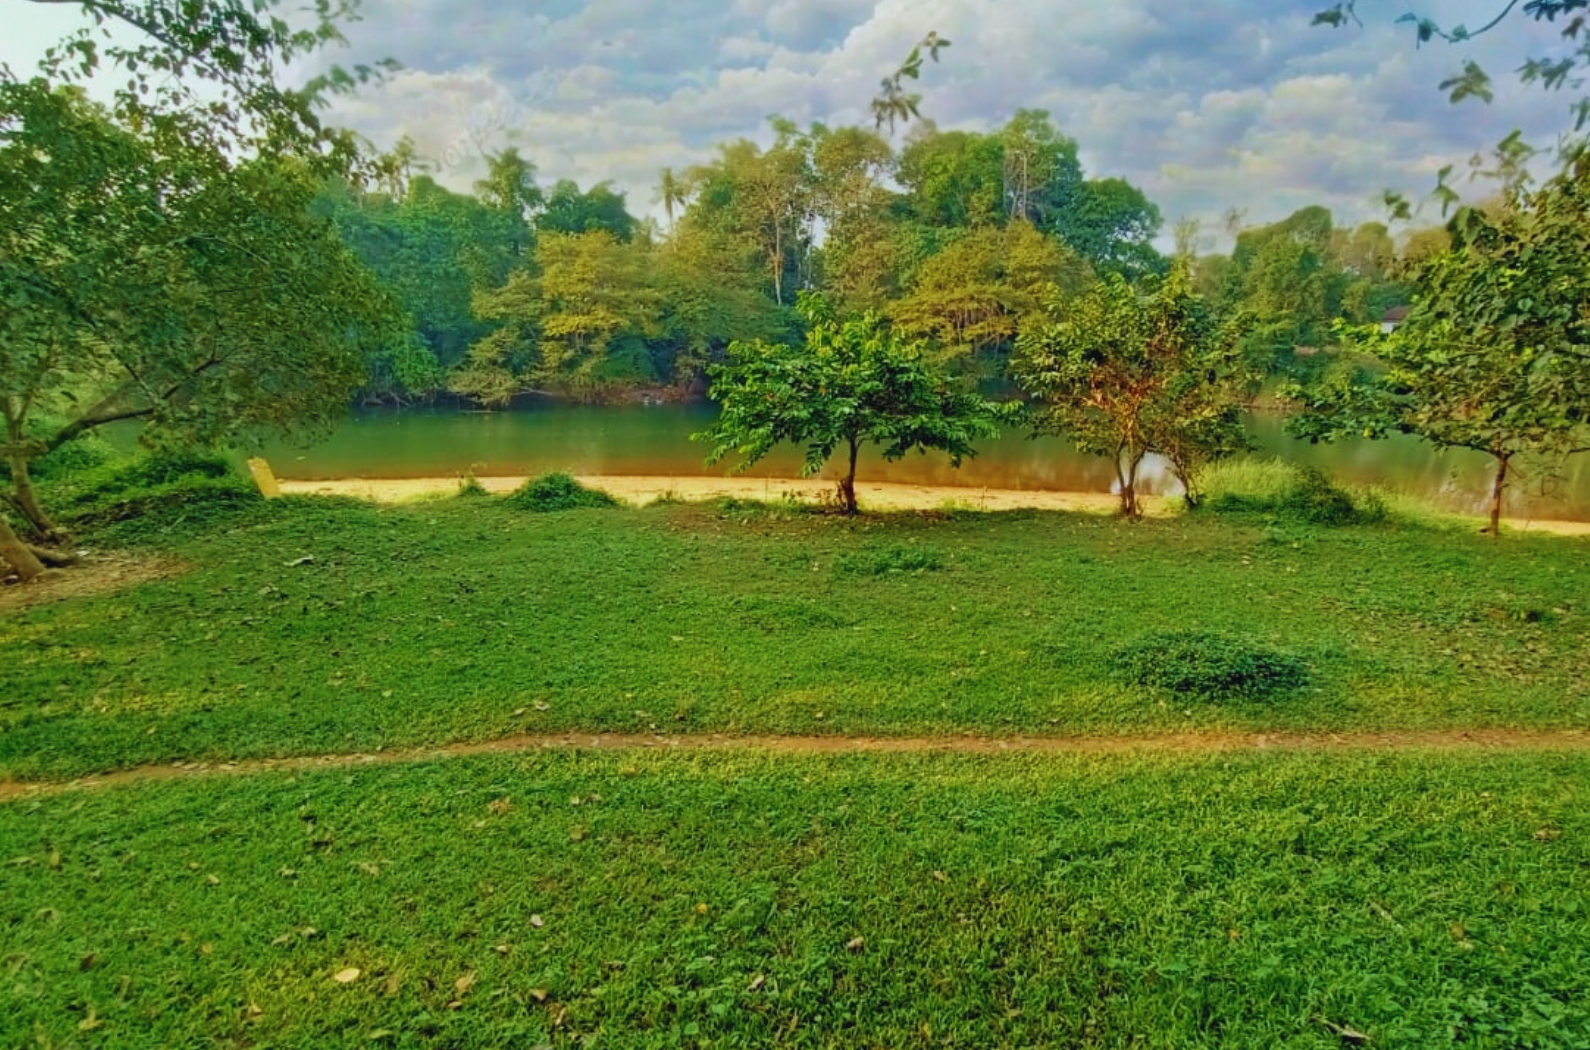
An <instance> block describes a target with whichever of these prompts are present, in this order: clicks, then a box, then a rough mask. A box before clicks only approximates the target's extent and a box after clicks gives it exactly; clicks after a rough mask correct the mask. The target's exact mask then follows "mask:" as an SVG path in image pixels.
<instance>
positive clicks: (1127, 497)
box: [1115, 447, 1143, 521]
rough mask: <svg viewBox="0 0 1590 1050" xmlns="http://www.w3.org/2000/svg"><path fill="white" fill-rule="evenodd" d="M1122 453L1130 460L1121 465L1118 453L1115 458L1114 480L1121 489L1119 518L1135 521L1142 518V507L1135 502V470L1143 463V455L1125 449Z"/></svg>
mask: <svg viewBox="0 0 1590 1050" xmlns="http://www.w3.org/2000/svg"><path fill="white" fill-rule="evenodd" d="M1122 451H1123V452H1125V453H1126V454H1127V456H1128V457H1130V458H1128V459H1127V460H1126V462H1125V463H1124V464H1123V463H1122V462H1121V456H1120V454H1119V453H1117V455H1116V457H1115V480H1116V482H1117V483H1118V484H1119V485H1120V488H1121V517H1123V518H1128V519H1130V520H1132V521H1136V520H1137V519H1139V518H1141V517H1142V516H1143V507H1142V505H1141V504H1140V503H1139V502H1138V500H1137V468H1138V467H1140V466H1141V465H1142V463H1143V454H1142V453H1141V452H1138V451H1137V450H1136V449H1130V448H1126V447H1123V448H1122Z"/></svg>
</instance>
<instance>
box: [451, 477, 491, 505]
mask: <svg viewBox="0 0 1590 1050" xmlns="http://www.w3.org/2000/svg"><path fill="white" fill-rule="evenodd" d="M490 495H491V493H489V492H487V491H486V486H484V485H482V484H481V483H480V479H479V478H477V477H475V475H474V474H473V473H470V474H465V475H464V476H463V477H461V478H459V479H458V497H459V498H460V499H480V498H482V497H484V496H490Z"/></svg>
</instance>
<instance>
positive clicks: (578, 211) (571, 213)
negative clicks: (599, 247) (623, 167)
mask: <svg viewBox="0 0 1590 1050" xmlns="http://www.w3.org/2000/svg"><path fill="white" fill-rule="evenodd" d="M637 225H638V224H637V223H636V221H635V217H634V216H633V215H631V214H630V213H629V209H628V207H627V206H626V205H625V203H624V195H623V194H622V193H619V192H618V191H617V190H615V189H613V185H612V183H610V182H599V183H597V184H596V185H595V186H592V187H591V188H590V189H588V190H586V191H585V192H584V193H581V192H580V187H579V185H578V184H577V183H575V182H574V181H573V180H572V179H560V180H559V181H558V183H557V185H555V186H553V187H552V193H551V194H550V195H548V197H547V201H546V210H545V211H543V212H542V213H541V217H540V220H539V221H538V222H537V224H536V228H537V229H538V230H540V231H542V232H543V233H591V232H594V231H597V230H605V231H606V232H607V233H609V234H611V235H612V237H613V239H614V240H616V241H628V240H630V239H632V238H633V237H634V236H635V230H636V227H637Z"/></svg>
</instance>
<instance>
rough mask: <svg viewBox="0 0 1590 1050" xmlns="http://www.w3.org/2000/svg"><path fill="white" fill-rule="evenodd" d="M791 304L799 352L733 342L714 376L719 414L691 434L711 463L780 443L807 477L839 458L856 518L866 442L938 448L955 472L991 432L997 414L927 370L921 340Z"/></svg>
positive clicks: (904, 448) (815, 302)
mask: <svg viewBox="0 0 1590 1050" xmlns="http://www.w3.org/2000/svg"><path fill="white" fill-rule="evenodd" d="M798 308H799V310H800V312H801V314H802V316H803V318H804V319H805V320H806V322H807V334H806V343H805V345H804V346H799V347H795V346H789V345H786V344H784V343H766V342H761V341H754V342H736V343H734V344H733V345H732V346H730V348H729V360H728V363H726V364H723V365H719V366H717V367H715V368H714V369H713V370H712V379H713V382H712V390H711V396H712V398H713V400H715V401H717V402H718V403H719V404H720V405H721V406H722V414H721V415H720V416H719V418H718V421H717V423H716V424H715V425H714V426H713V427H712V428H711V429H709V430H708V431H706V432H705V433H703V434H700V435H698V437H699V438H701V439H702V440H707V441H711V442H712V446H713V447H712V455H711V458H710V459H709V460H708V462H709V463H717V462H720V461H721V460H723V459H724V458H725V457H727V456H730V455H739V456H741V457H742V463H741V468H740V469H744V468H745V467H749V466H750V465H751V464H753V463H755V462H757V461H758V460H760V459H761V458H762V457H763V456H766V455H767V454H768V453H769V452H771V451H772V450H773V449H774V448H776V447H777V446H778V445H780V444H781V443H783V442H786V441H788V442H792V443H794V444H797V445H804V446H806V458H805V463H804V465H803V468H802V472H803V474H804V475H806V476H811V475H813V474H817V473H819V472H821V471H822V469H823V467H824V466H826V465H827V463H828V461H829V460H830V459H832V458H833V456H834V455H835V453H838V454H839V455H840V456H841V457H842V459H841V464H842V466H841V469H842V470H843V471H844V473H843V475H842V476H841V478H840V481H839V500H840V504H841V506H842V507H843V508H844V510H845V512H846V513H849V514H854V513H856V512H857V510H858V509H859V507H858V504H857V501H856V465H857V462H858V460H859V457H860V455H861V450H862V448H864V447H865V446H867V445H869V444H874V445H877V446H879V447H880V448H881V449H882V451H883V455H884V458H885V459H899V458H901V457H902V456H904V455H905V454H906V453H908V452H911V451H913V450H917V449H921V450H926V449H938V450H941V451H943V452H947V453H949V456H950V461H951V462H952V463H953V464H955V465H956V466H959V465H960V462H961V460H963V459H965V458H967V457H968V456H973V455H976V452H977V450H976V443H977V442H978V441H979V440H982V439H985V438H991V437H993V436H995V435H996V434H997V432H998V422H999V420H1000V419H1001V418H1002V417H1003V416H1004V415H1005V410H1004V409H1002V408H1001V407H1000V406H998V405H995V404H994V403H993V402H990V401H987V400H985V399H984V398H981V397H979V396H977V395H975V394H970V393H967V392H965V391H962V390H960V389H959V388H958V387H957V386H956V385H955V384H954V382H953V381H951V380H950V378H949V377H948V376H947V375H945V374H944V373H942V372H940V371H938V370H936V369H934V368H933V367H932V366H930V365H929V364H928V362H927V360H926V357H925V354H924V348H923V347H922V346H921V345H920V344H915V343H909V342H906V341H903V340H901V339H900V338H899V337H897V336H895V335H893V334H892V333H890V332H889V330H888V328H887V327H886V326H885V325H884V324H883V323H882V322H881V320H879V318H878V317H877V316H875V315H863V316H860V317H855V318H851V319H849V320H846V321H843V322H841V321H839V320H837V319H836V318H835V317H834V315H833V312H832V310H831V309H830V308H829V306H828V304H827V302H826V301H824V300H823V299H822V298H821V297H820V296H817V295H814V294H811V293H806V294H803V295H802V296H801V300H800V304H799V307H798Z"/></svg>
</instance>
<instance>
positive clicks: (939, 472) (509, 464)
mask: <svg viewBox="0 0 1590 1050" xmlns="http://www.w3.org/2000/svg"><path fill="white" fill-rule="evenodd" d="M715 411H716V410H715V408H714V407H713V406H712V405H710V404H687V405H655V406H641V405H637V406H627V407H586V406H578V405H566V404H555V403H547V404H534V405H530V406H527V407H523V408H515V409H513V410H510V411H503V412H490V413H483V412H467V411H459V410H452V409H436V410H412V409H411V410H406V411H401V412H399V411H385V410H379V411H362V412H359V413H356V414H355V415H353V416H352V417H350V418H349V419H348V420H347V422H345V423H344V424H343V425H342V426H341V427H340V428H338V430H337V431H336V432H335V433H334V434H333V435H332V436H331V437H330V438H328V439H327V440H325V441H323V442H321V443H319V444H317V445H314V446H312V447H310V448H296V447H290V446H275V447H272V448H270V449H268V450H267V452H266V455H267V457H268V458H269V459H270V461H271V464H272V466H273V467H274V468H275V469H276V472H277V473H278V474H279V475H280V476H281V477H284V478H292V479H304V480H326V479H334V478H416V477H444V476H459V475H462V474H465V473H468V472H472V473H474V474H476V475H477V476H480V477H491V476H506V475H529V474H540V473H545V472H547V471H552V470H567V471H569V472H571V473H575V474H616V475H640V476H669V477H689V476H696V475H722V474H724V473H726V472H727V471H728V469H729V467H730V466H731V464H729V463H725V464H723V465H720V466H718V467H712V468H709V467H707V466H705V464H704V460H705V457H706V451H707V450H706V447H705V446H704V445H703V444H702V443H700V442H693V441H691V440H690V436H691V435H692V434H694V433H696V432H698V431H700V430H702V429H704V428H705V427H707V426H708V425H710V424H711V422H712V419H713V417H714V414H715ZM1251 430H1252V433H1253V437H1254V439H1255V442H1256V443H1257V444H1258V446H1259V451H1257V452H1256V453H1254V455H1255V456H1257V457H1260V458H1277V457H1279V458H1281V459H1284V460H1287V461H1289V462H1293V463H1298V464H1305V465H1310V466H1317V467H1320V468H1322V469H1324V470H1325V471H1327V472H1329V473H1330V474H1331V476H1332V477H1335V478H1337V479H1338V480H1340V481H1343V482H1346V483H1349V484H1353V485H1375V486H1379V487H1381V488H1384V489H1388V490H1391V491H1395V492H1401V493H1406V494H1408V495H1412V496H1415V497H1418V498H1419V499H1421V500H1423V501H1425V502H1428V503H1430V504H1432V505H1434V506H1438V507H1441V508H1443V509H1446V510H1450V511H1456V512H1462V513H1472V514H1478V513H1481V512H1482V511H1483V509H1484V507H1485V504H1486V496H1487V493H1488V492H1489V489H1490V476H1491V461H1490V459H1489V458H1488V457H1486V456H1483V455H1481V454H1479V453H1473V452H1463V451H1451V452H1438V451H1436V450H1435V449H1433V448H1431V447H1430V446H1429V445H1427V444H1425V443H1424V442H1422V441H1419V440H1417V439H1415V438H1409V437H1397V438H1393V439H1391V440H1387V441H1348V442H1342V443H1339V444H1335V445H1317V446H1311V445H1309V444H1307V443H1306V442H1301V441H1296V440H1293V439H1292V438H1289V437H1287V436H1286V434H1285V432H1284V430H1283V428H1282V422H1281V420H1280V419H1278V418H1275V417H1273V416H1263V415H1261V416H1256V417H1254V419H1253V420H1252V421H1251ZM799 470H800V456H799V453H798V452H797V451H796V450H795V449H794V448H791V447H786V448H783V449H780V450H778V451H777V452H776V453H775V454H773V455H771V456H769V457H768V458H767V459H765V460H763V461H762V462H761V463H759V464H758V465H757V466H756V467H754V468H752V469H751V470H750V471H748V472H747V473H748V475H749V476H751V477H773V478H779V477H794V476H796V474H797V473H798V472H799ZM829 473H830V474H831V473H832V471H831V470H830V472H829ZM1522 474H1523V476H1522V477H1520V478H1519V479H1518V480H1517V481H1516V483H1515V484H1514V486H1513V490H1512V492H1511V493H1510V497H1509V502H1510V507H1509V512H1510V513H1511V514H1512V515H1515V516H1520V517H1530V518H1542V519H1545V518H1559V519H1573V520H1581V521H1582V520H1590V455H1587V456H1580V457H1578V458H1577V459H1576V460H1570V461H1569V462H1568V463H1567V465H1566V466H1565V467H1562V468H1559V469H1556V470H1553V469H1552V468H1551V467H1550V466H1549V465H1544V464H1536V465H1532V466H1526V467H1525V468H1524V470H1523V471H1522ZM859 475H860V478H861V480H863V481H889V482H901V483H905V484H915V485H950V486H966V487H969V488H985V487H986V488H1000V489H1038V490H1048V491H1057V492H1108V491H1109V490H1110V486H1111V482H1112V480H1113V476H1114V475H1113V472H1112V471H1111V469H1110V465H1109V463H1108V462H1107V461H1105V460H1103V459H1100V458H1098V457H1094V456H1085V455H1081V454H1079V453H1078V452H1076V451H1075V450H1074V449H1073V448H1071V447H1070V446H1069V445H1068V444H1067V443H1065V442H1064V441H1061V440H1058V439H1056V438H1039V439H1037V440H1031V439H1027V438H1025V437H1023V436H1021V435H1011V436H1007V437H1004V438H1001V439H999V440H997V441H990V442H985V443H984V444H983V445H982V446H981V448H980V454H979V455H978V456H977V458H975V459H972V460H967V461H966V462H964V463H962V464H961V467H960V469H958V470H957V469H956V468H954V467H952V466H950V463H949V460H948V458H947V457H945V456H943V455H940V454H938V453H929V454H927V455H920V454H914V455H911V456H907V457H906V458H905V459H902V460H899V461H897V462H894V463H886V462H884V460H883V458H882V457H881V456H879V455H878V454H877V452H876V450H873V449H864V450H863V452H862V459H861V467H860V471H859ZM1150 483H1151V489H1157V490H1159V491H1167V490H1168V488H1169V486H1170V485H1171V482H1170V480H1169V478H1167V477H1164V476H1163V472H1158V475H1157V476H1154V477H1151V478H1150Z"/></svg>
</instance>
